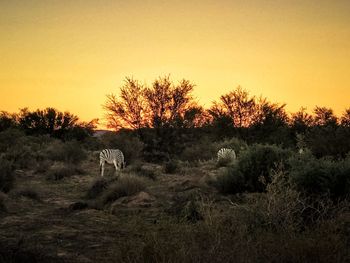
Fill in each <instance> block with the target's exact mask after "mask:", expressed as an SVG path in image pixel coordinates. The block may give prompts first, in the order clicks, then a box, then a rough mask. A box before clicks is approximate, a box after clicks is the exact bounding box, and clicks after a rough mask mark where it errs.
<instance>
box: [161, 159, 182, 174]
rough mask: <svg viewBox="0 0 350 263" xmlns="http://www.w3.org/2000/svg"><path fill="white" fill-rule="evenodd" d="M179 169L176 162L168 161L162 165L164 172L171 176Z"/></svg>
mask: <svg viewBox="0 0 350 263" xmlns="http://www.w3.org/2000/svg"><path fill="white" fill-rule="evenodd" d="M178 169H179V163H178V162H177V161H176V160H170V161H169V162H166V163H165V165H164V172H165V173H167V174H173V173H175V172H176V171H178Z"/></svg>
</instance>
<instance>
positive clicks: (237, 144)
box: [213, 137, 248, 156]
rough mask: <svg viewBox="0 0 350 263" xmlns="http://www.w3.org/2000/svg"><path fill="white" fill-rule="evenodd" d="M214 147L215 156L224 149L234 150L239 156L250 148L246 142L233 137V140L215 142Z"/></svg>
mask: <svg viewBox="0 0 350 263" xmlns="http://www.w3.org/2000/svg"><path fill="white" fill-rule="evenodd" d="M213 146H214V147H215V154H217V152H218V151H219V150H220V149H222V148H229V149H233V150H234V151H235V153H236V154H237V155H238V154H239V153H240V152H241V151H243V150H245V149H246V148H247V147H248V145H247V143H246V142H245V141H243V140H240V139H238V138H236V137H232V138H231V139H227V138H226V139H225V140H223V141H219V142H215V143H213ZM215 156H216V155H215Z"/></svg>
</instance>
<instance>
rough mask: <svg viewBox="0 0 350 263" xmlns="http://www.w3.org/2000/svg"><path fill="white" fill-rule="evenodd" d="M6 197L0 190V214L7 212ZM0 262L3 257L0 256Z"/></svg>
mask: <svg viewBox="0 0 350 263" xmlns="http://www.w3.org/2000/svg"><path fill="white" fill-rule="evenodd" d="M5 199H6V195H5V194H4V193H2V192H0V214H1V213H3V212H7V208H6V205H5ZM0 262H1V258H0Z"/></svg>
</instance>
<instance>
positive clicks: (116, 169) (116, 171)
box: [113, 160, 119, 176]
mask: <svg viewBox="0 0 350 263" xmlns="http://www.w3.org/2000/svg"><path fill="white" fill-rule="evenodd" d="M113 164H114V167H115V173H116V174H117V176H118V170H119V169H118V165H117V161H116V160H114V161H113Z"/></svg>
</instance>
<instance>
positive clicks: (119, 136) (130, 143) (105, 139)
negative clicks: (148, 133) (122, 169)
mask: <svg viewBox="0 0 350 263" xmlns="http://www.w3.org/2000/svg"><path fill="white" fill-rule="evenodd" d="M101 141H102V143H103V145H104V148H110V149H119V150H121V151H122V152H123V154H124V158H125V161H126V163H127V165H128V164H131V163H133V162H134V161H136V160H138V159H140V158H141V155H142V150H143V143H142V142H141V141H140V140H139V138H138V137H137V136H136V134H134V133H132V132H131V131H120V132H119V133H115V132H107V133H105V134H103V135H102V136H101Z"/></svg>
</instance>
